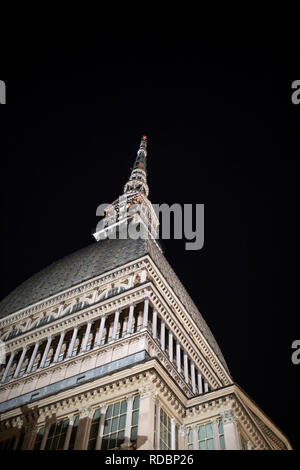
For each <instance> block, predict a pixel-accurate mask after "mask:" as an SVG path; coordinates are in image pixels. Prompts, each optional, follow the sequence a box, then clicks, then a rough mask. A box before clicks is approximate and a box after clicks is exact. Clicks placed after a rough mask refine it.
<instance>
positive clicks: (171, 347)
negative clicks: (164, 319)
mask: <svg viewBox="0 0 300 470" xmlns="http://www.w3.org/2000/svg"><path fill="white" fill-rule="evenodd" d="M169 360H170V362H173V333H172V332H171V331H170V330H169Z"/></svg>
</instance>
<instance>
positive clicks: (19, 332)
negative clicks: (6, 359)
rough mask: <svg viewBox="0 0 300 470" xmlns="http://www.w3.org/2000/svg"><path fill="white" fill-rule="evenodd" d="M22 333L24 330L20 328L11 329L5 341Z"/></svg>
mask: <svg viewBox="0 0 300 470" xmlns="http://www.w3.org/2000/svg"><path fill="white" fill-rule="evenodd" d="M21 333H22V331H21V330H20V328H15V329H14V330H12V331H10V332H9V333H7V334H6V335H5V336H4V338H3V341H7V340H9V339H12V338H15V337H16V336H18V335H20V334H21Z"/></svg>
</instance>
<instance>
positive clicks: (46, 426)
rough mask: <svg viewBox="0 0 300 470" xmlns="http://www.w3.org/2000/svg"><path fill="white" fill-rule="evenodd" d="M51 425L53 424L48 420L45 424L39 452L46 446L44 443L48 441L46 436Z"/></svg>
mask: <svg viewBox="0 0 300 470" xmlns="http://www.w3.org/2000/svg"><path fill="white" fill-rule="evenodd" d="M51 424H53V423H52V421H49V420H48V421H47V422H46V423H45V431H44V435H43V439H42V442H41V446H40V450H44V449H45V445H46V441H47V439H48V434H49V431H50V427H51Z"/></svg>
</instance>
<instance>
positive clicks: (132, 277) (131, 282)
mask: <svg viewBox="0 0 300 470" xmlns="http://www.w3.org/2000/svg"><path fill="white" fill-rule="evenodd" d="M133 279H134V274H131V276H130V277H129V284H128V289H131V287H133Z"/></svg>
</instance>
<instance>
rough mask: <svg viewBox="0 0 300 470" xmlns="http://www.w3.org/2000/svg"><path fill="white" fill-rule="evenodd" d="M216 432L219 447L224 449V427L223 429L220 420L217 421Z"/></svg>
mask: <svg viewBox="0 0 300 470" xmlns="http://www.w3.org/2000/svg"><path fill="white" fill-rule="evenodd" d="M218 432H219V441H220V449H221V450H225V439H224V429H223V423H222V421H219V422H218Z"/></svg>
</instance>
